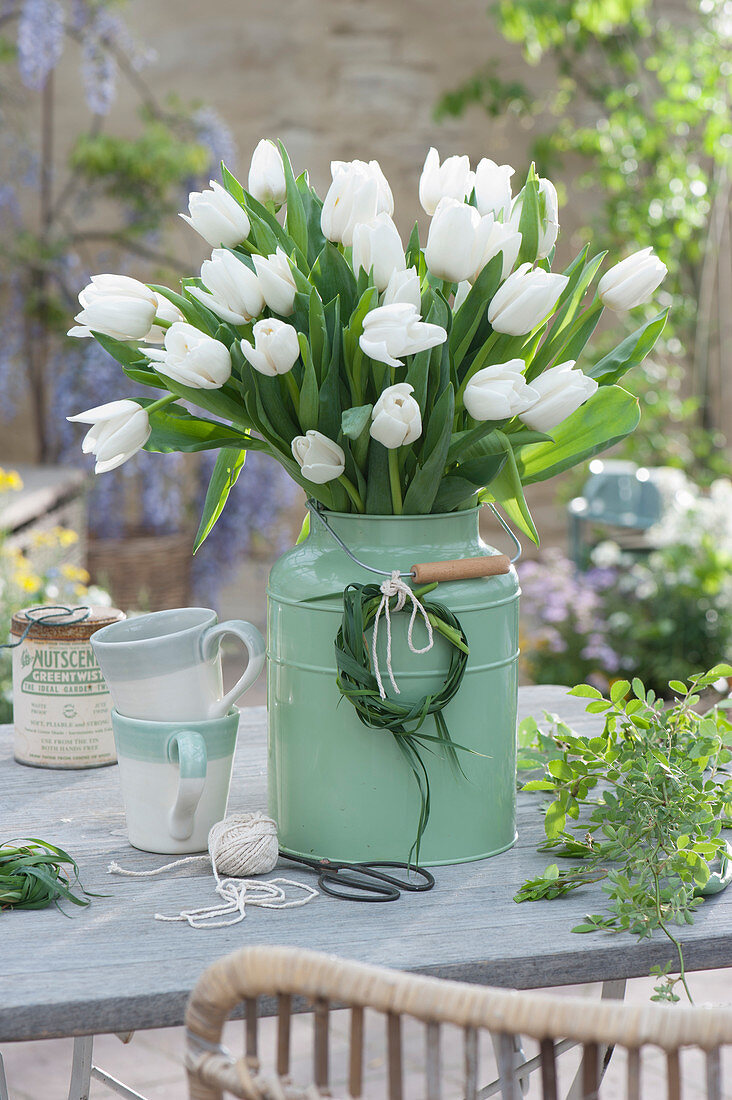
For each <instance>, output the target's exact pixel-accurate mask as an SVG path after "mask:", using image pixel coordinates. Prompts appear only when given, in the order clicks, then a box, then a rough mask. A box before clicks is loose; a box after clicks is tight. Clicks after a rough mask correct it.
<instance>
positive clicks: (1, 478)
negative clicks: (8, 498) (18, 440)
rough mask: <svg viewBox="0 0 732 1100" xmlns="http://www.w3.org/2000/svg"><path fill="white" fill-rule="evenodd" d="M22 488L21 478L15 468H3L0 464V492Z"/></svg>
mask: <svg viewBox="0 0 732 1100" xmlns="http://www.w3.org/2000/svg"><path fill="white" fill-rule="evenodd" d="M22 488H23V479H22V478H21V476H20V474H19V473H18V471H17V470H4V469H3V468H2V466H0V493H6V492H8V491H9V490H17V489H22Z"/></svg>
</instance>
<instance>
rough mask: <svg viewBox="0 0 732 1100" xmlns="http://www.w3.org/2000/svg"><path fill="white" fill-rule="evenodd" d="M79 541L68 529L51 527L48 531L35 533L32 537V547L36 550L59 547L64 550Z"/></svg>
mask: <svg viewBox="0 0 732 1100" xmlns="http://www.w3.org/2000/svg"><path fill="white" fill-rule="evenodd" d="M78 541H79V536H78V534H77V533H76V531H72V530H71V528H70V527H58V526H57V527H51V528H50V529H49V530H48V531H36V532H35V534H34V535H33V547H34V549H36V550H38V549H40V548H42V547H49V548H51V547H61V548H62V549H65V548H66V547H68V546H73V545H74V543H77V542H78Z"/></svg>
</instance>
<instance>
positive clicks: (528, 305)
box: [488, 263, 569, 385]
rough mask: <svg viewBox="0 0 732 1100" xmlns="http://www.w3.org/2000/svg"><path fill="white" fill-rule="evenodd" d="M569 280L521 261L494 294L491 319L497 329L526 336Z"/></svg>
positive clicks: (553, 305) (555, 300) (511, 334)
mask: <svg viewBox="0 0 732 1100" xmlns="http://www.w3.org/2000/svg"><path fill="white" fill-rule="evenodd" d="M568 282H569V280H568V278H567V276H566V275H555V274H553V273H552V272H550V271H544V270H543V269H541V268H537V269H536V270H534V271H532V270H531V264H529V263H526V264H521V266H520V267H519V268H518V269H517V270H516V271H514V272H513V274H512V275H509V276H508V278H507V279H506V281H505V283H504V284H503V286H501V287H499V288H498V290H497V291H496V293H495V294H494V296H493V300H492V302H491V304H490V305H489V306H488V320H489V321H490V323H491V325H492V326H493V328H494V330H495V331H496V332H505V333H506V334H507V335H508V336H524V335H525V334H526V333H528V332H531V331H532V329H535V328H536V326H537V325H538V324H540V323H541V322H542V321H543V320H544V318H545V317H546V316H547V314H549V313H551V312H552V310H553V309H554V307H555V306H556V304H557V302H558V300H559V297H560V295H561V293H562V291H563V290H564V288H565V286H566V285H567V283H568ZM533 384H534V383H532V385H533Z"/></svg>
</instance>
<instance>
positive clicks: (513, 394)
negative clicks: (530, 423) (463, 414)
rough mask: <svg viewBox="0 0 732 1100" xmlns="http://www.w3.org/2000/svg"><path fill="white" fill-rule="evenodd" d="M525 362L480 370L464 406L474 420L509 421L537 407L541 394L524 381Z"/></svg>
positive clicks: (515, 361) (512, 361)
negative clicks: (533, 406)
mask: <svg viewBox="0 0 732 1100" xmlns="http://www.w3.org/2000/svg"><path fill="white" fill-rule="evenodd" d="M525 369H526V364H525V363H524V361H523V359H509V361H508V362H507V363H497V364H496V365H495V366H492V367H483V369H482V370H479V371H477V372H476V373H475V374H474V375H473V377H472V378H471V379H470V381H469V382H468V384H467V386H466V387H465V393H464V395H463V404H464V405H465V409H466V411H467V413H468V414H469V415H470V416H472V417H473V419H474V420H506V419H508V418H509V417H511V416H517V415H518V414H519V413H522V412H524V411H525V410H526V409H528V408H529V407H530V406H531V405H533V404H534V403H535V402H536V401H537V400H538V398H539V394H538V392H537V391H536V390H535V389H533V388H532V386H529V385H528V383H527V381H526V379H525V378H524V374H523V372H524V370H525Z"/></svg>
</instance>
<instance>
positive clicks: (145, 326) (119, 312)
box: [68, 275, 158, 340]
mask: <svg viewBox="0 0 732 1100" xmlns="http://www.w3.org/2000/svg"><path fill="white" fill-rule="evenodd" d="M79 303H80V304H81V306H82V310H81V312H80V313H77V314H76V317H75V318H74V320H75V321H77V322H78V325H76V326H74V327H73V328H71V329H69V332H68V335H69V336H75V337H85V336H91V333H92V330H93V331H94V332H101V333H103V334H104V335H105V336H113V337H114V339H115V340H144V339H145V338H146V336H147V335H148V334H149V332H150V329H151V328H152V324H153V320H154V318H155V313H156V310H157V306H158V298H157V295H156V294H155V292H154V291H152V290H150V288H149V287H146V286H145V284H144V283H141V282H138V280H137V279H131V278H130V277H129V276H128V275H92V279H91V282H90V283H88V284H87V285H86V286H85V287H84V289H83V290H82V291H81V293H80V294H79Z"/></svg>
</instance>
